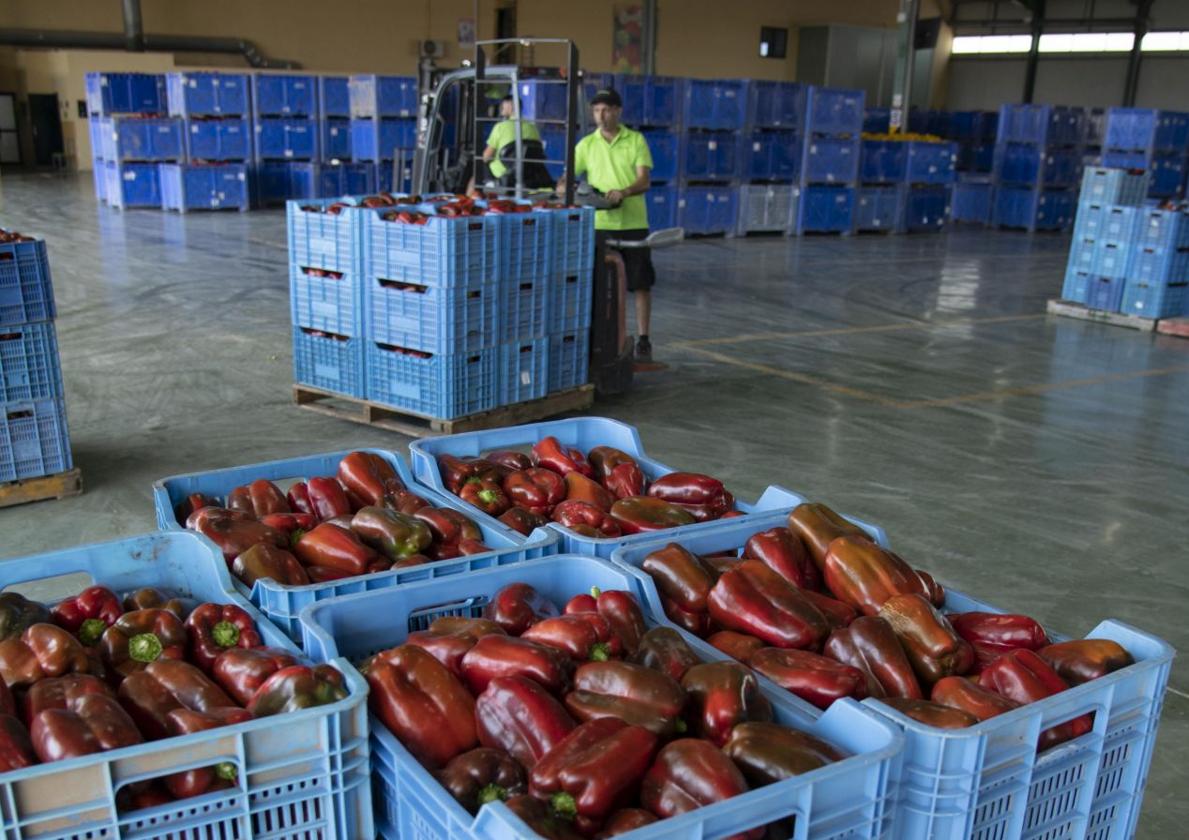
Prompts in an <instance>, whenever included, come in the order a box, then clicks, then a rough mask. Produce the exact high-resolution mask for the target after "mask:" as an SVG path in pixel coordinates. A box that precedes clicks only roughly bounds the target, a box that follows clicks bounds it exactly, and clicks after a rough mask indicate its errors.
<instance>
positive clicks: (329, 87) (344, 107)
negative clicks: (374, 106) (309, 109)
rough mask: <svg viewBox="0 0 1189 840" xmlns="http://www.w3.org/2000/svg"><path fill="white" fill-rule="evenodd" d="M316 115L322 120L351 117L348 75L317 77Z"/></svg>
mask: <svg viewBox="0 0 1189 840" xmlns="http://www.w3.org/2000/svg"><path fill="white" fill-rule="evenodd" d="M318 116H319V117H320V118H322V119H324V120H326V119H331V118H334V117H341V118H343V119H349V118H350V117H351V86H350V80H349V79H348V77H346V76H319V77H318Z"/></svg>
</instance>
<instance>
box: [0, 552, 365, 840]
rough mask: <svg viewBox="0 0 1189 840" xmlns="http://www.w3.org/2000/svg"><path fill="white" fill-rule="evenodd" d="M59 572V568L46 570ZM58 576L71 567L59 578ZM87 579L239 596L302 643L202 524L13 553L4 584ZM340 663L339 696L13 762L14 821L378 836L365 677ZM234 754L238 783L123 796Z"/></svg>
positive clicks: (9, 776) (92, 829) (228, 599)
mask: <svg viewBox="0 0 1189 840" xmlns="http://www.w3.org/2000/svg"><path fill="white" fill-rule="evenodd" d="M47 575H50V577H47ZM54 576H61V577H60V578H58V577H54ZM83 577H85V578H86V579H87V581H88V582H93V583H97V584H102V585H104V586H108V587H110V588H111V589H113V590H115V591H117V592H120V591H128V590H134V589H139V588H142V587H155V588H159V589H161V590H163V591H168V592H170V593H176V594H178V595H180V596H182V597H185V598H189V599H193V600H195V601H199V602H207V601H213V602H215V603H220V604H234V605H236V606H238V607H240V608H241V609H244V610H246V611H247V612H248V614H249V615H250V616H251V617H252V619H253V620H254V621H255V623H256V627H257V629H258V631H259V632H260V635H261V637H262V638H263V641H264V644H266V645H269V646H272V647H277V648H280V649H282V650H285V651H288V652H291V653H295V654H296V653H298V648H297V646H296V645H294V644H293V643H292V642H290V641H289V639H288V638H286V637H285V636H284V634H282V633H281V632H280V631H279V630H277V629H276V628H275V627H273V626H272V625H271V624H269V623H268V622H267V621H266V620H265V619H264V617H263V616H262V615H260V613H259V612H257V611H256V610H255V608H253V607H252V605H251V604H249V603H248V602H247V601H245V600H244V599H242V598H240V597H239V596H238V595H235V594H232V592H231V588H230V587H231V583H230V580H229V579H228V575H227V571H226V566H225V564H224V563H223V561H222V558H221V557H220V556H219V555H218V552H217V550H216V549H215V547H214V545H212V544H211V543H210V542H209V541H207V540H205V539H203V538H202V537H199V536H197V535H195V534H183V533H174V534H164V533H156V534H146V535H144V536H137V537H130V538H126V539H123V540H119V541H116V542H108V543H98V544H93V545H87V546H82V547H80V548H71V549H66V550H63V551H55V552H51V553H47V554H40V555H33V556H30V557H22V558H19V559H14V560H9V561H7V562H5V563H3V564H0V581H2V585H3V587H4V588H5V589H7V588H9V587H12V586H14V585H17V584H21V583H27V582H34V581H36V582H37V585H38V587H39V588H40V589H42V590H45V591H50V592H52V593H53V595H54V598H53V600H56V599H57V598H59V597H66V596H69V595H75V594H77V593H78V592H79V591H80V590H81V589H82V588H83V586H85V585H87V583H79V580H80V578H83ZM333 664H334V666H335V667H336V668H338V669H339V670H340V671H341V672H342V673H343V676H344V680H345V683H346V686H347V689H348V691H349V695H348V696H347V697H346V698H344V699H343V700H340V701H338V702H335V703H330V704H327V705H324V706H317V707H314V708H307V709H301V710H299V711H294V712H289V713H286V714H285V715H284V717H283V722H282V719H281V718H276V717H266V718H261V719H259V720H251V721H247V722H245V723H239V724H234V725H232V726H224V727H220V728H219V729H218V730H212V731H208V732H198V733H194V734H192V735H187V736H181V737H173V738H166V739H162V740H158V741H151V742H148V743H144V744H139V745H137V746H132V747H124V748H122V749H116V750H109V751H107V752H101V753H95V754H92V755H87V756H83V757H81V758H76V759H70V760H66V761H55V762H49V763H47V764H39V765H35V766H33V767H27V768H24V769H22V770H16V771H13V772H9V773H5V774H4V775H3V777H2V779H0V791H2V794H3V796H4V797H5V799H6V800H7V801H8V802H9V803H10V805H9V809H8V811H7V812H6V814H5V823H6V824H7V825H10V826H11V825H19V826H21V832H22V833H23V834H26V835H28V836H39V837H49V836H53V837H55V838H59V839H60V840H84V838H95V837H116V836H124V837H167V836H168V837H180V836H185V835H190V836H207V837H240V838H245V840H247V838H265V837H275V836H277V831H278V830H280V831H281V832H282V833H283V834H284V836H288V837H294V836H314V835H317V836H320V837H326V838H330V837H335V838H347V837H371V836H373V835H374V833H375V829H374V827H373V817H372V801H371V787H370V785H369V780H368V739H367V733H368V717H367V683H366V682H365V681H364V680H363V679H362V678H361V677H360V676H359V674H358V673H357V672H356V671H355V670H354V669H353V668H352V667H351V666H350V665H348V664H347V662H346V661H345V660H334V661H333ZM216 762H230V763H232V764H234V765H235V766H236V767H237V768H238V772H237V774H236V777H237V781H236V782H235V783H234V784H233V785H232V787H230V788H227V789H224V790H221V791H217V792H212V793H208V794H205V795H202V796H200V797H195V798H191V799H185V800H180V801H177V802H170V803H167V804H164V805H158V806H154V807H151V808H148V809H144V810H138V811H135V812H133V813H124V812H123V811H121V810H120V809H119V808H118V806H117V804H116V800H117V796H118V795H120V794H122V793H124V792H125V791H126V790H127V788H128V787H130V786H132V785H133V784H135V783H137V782H143V781H145V780H147V779H154V778H159V777H161V776H163V775H168V774H171V773H176V772H179V771H182V770H189V769H192V768H198V767H204V766H209V765H210V764H212V763H216Z"/></svg>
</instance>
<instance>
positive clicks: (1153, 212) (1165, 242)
mask: <svg viewBox="0 0 1189 840" xmlns="http://www.w3.org/2000/svg"><path fill="white" fill-rule="evenodd" d="M1135 228H1136V229H1135V239H1136V241H1137V242H1138V243H1140V247H1145V248H1146V247H1152V248H1185V247H1189V211H1186V210H1159V209H1157V208H1155V207H1141V208H1137V210H1136V222H1135ZM0 258H2V257H0Z"/></svg>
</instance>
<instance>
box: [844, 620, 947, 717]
mask: <svg viewBox="0 0 1189 840" xmlns="http://www.w3.org/2000/svg"><path fill="white" fill-rule="evenodd" d="M822 652H823V653H825V655H826V656H828V657H830V658H831V659H833V660H835V661H837V662H841V663H843V664H845V665H850V666H851V667H852V668H857V669H858V670H860V671H862V672H863V674H864V675H865V676H866V677H867V694H868V695H869V696H871V697H906V698H909V699H912V700H921V699H923V698H924V694H923V693H922V692H921V685H920V683H919V682H918V681H917V677H916V672H915V671H913V669H912V663H910V662H909V661H908V656H907V655H906V654H905V653H904V648H903V647H902V646H901V644H900V640H899V639H898V638H897V637H896V631H895V630H893V629H892V625H890V624H888V623H887V622H886V621H884V620H883V619H882V618H879V617H878V616H860V617H859V618H856V619H855V620H854V621H853V622H851V624H850V625H849V626H848V627H845V628H842V629H838V630H835V631H834V632H833V633H831V634H830V638H829V639H827V640H826V644H825V647H824V648H823V649H822Z"/></svg>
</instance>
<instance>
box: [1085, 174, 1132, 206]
mask: <svg viewBox="0 0 1189 840" xmlns="http://www.w3.org/2000/svg"><path fill="white" fill-rule="evenodd" d="M1148 177H1149V176H1148V174H1147V173H1146V172H1142V173H1140V172H1128V171H1127V170H1125V169H1108V168H1106V167H1104V166H1087V167H1086V168H1085V170H1084V171H1083V172H1082V190H1081V193H1080V196H1079V200H1081V201H1084V202H1085V201H1089V202H1093V203H1095V204H1126V205H1132V206H1138V205H1141V204H1143V203H1144V199H1145V198H1146V197H1147V195H1148Z"/></svg>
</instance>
